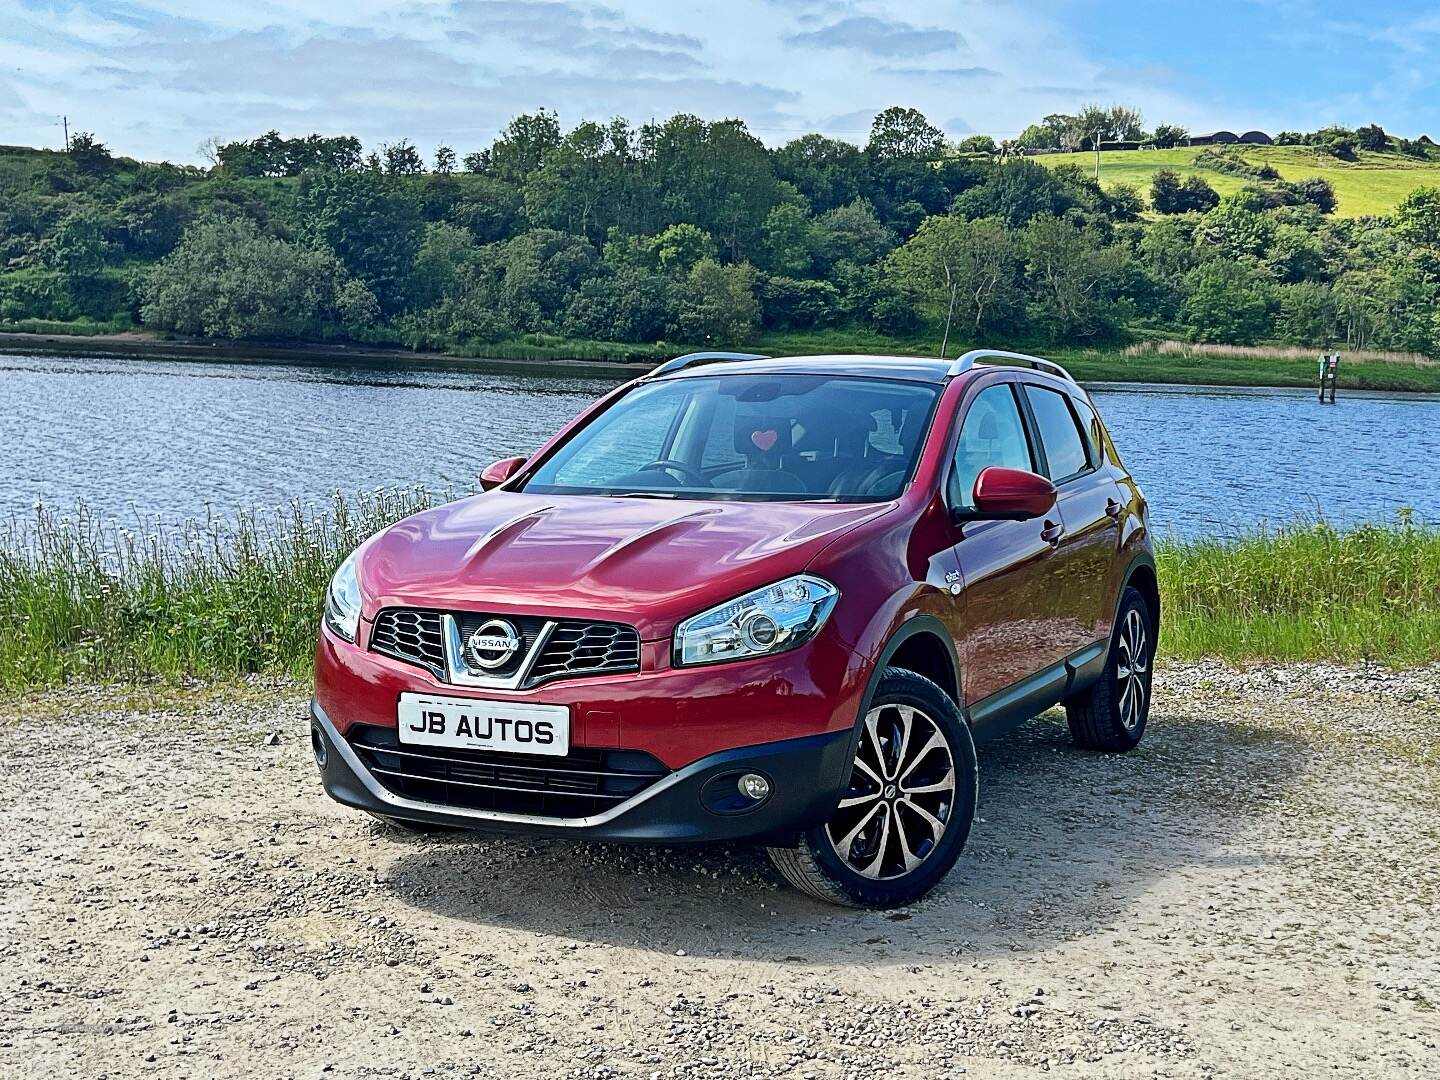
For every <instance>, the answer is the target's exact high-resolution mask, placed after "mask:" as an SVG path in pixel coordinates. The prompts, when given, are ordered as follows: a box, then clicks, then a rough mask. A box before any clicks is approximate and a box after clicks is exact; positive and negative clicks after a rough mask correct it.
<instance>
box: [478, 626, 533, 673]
mask: <svg viewBox="0 0 1440 1080" xmlns="http://www.w3.org/2000/svg"><path fill="white" fill-rule="evenodd" d="M521 644H522V642H521V639H520V631H518V630H516V629H515V626H514V624H513V623H509V622H506V621H505V620H504V619H491V620H490V621H489V622H487V623H484V624H482V625H481V627H480V629H478V630H476V631H475V632H474V633H473V634H471V635H470V640H469V641H467V642H466V643H465V655H466V657H467V658H468V659H469V660H470V662H471V663H472V664H474V665H475V666H476V667H478V668H481V669H483V670H485V671H494V670H495V669H496V668H502V667H504V666H505V665H506V664H508V663H509V662H510V661H511V660H512V659H514V657H515V654H516V653H518V652H519V651H520V646H521Z"/></svg>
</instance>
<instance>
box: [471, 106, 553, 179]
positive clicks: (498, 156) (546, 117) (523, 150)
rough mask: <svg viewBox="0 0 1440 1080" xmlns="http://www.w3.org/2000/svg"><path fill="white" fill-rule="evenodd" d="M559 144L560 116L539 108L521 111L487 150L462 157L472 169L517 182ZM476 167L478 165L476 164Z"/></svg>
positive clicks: (542, 161)
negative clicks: (473, 158)
mask: <svg viewBox="0 0 1440 1080" xmlns="http://www.w3.org/2000/svg"><path fill="white" fill-rule="evenodd" d="M559 145H560V118H559V116H558V115H557V114H556V113H555V112H553V111H546V110H545V109H541V110H540V111H539V112H534V113H521V114H520V115H519V116H517V117H515V119H513V120H511V121H510V123H508V124H506V125H505V130H504V131H502V132H500V135H499V137H498V138H496V140H495V141H494V142H493V143H491V144H490V149H489V150H486V151H483V152H482V153H481V154H480V155H478V156H476V157H475V160H474V163H473V166H472V162H471V157H470V156H467V157H466V158H465V167H466V168H467V169H469V170H470V171H471V172H487V173H489V174H490V175H491V176H494V177H497V178H498V179H500V180H504V181H506V182H508V183H511V184H519V183H520V182H521V181H523V180H524V179H525V178H526V177H527V176H529V175H530V174H531V173H532V172H534V171H535V170H536V169H538V168H540V166H541V165H543V164H544V163H545V158H546V156H547V155H548V154H549V153H550V151H552V150H554V149H555V148H556V147H558V146H559ZM475 166H478V167H475Z"/></svg>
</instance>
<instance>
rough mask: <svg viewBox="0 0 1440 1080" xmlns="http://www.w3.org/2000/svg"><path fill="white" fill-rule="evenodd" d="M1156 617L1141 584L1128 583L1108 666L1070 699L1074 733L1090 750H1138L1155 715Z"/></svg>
mask: <svg viewBox="0 0 1440 1080" xmlns="http://www.w3.org/2000/svg"><path fill="white" fill-rule="evenodd" d="M1154 627H1155V623H1154V622H1153V621H1152V619H1151V616H1150V606H1149V605H1148V604H1147V603H1146V602H1145V597H1144V596H1142V595H1141V594H1140V591H1139V590H1138V589H1133V588H1126V590H1125V595H1124V596H1123V597H1121V600H1120V612H1119V616H1118V617H1117V618H1116V620H1115V629H1114V630H1113V631H1112V632H1111V639H1110V655H1109V656H1108V657H1107V658H1106V661H1105V670H1104V672H1102V673H1101V675H1100V678H1099V679H1098V680H1097V681H1096V682H1095V683H1094V685H1092V686H1090V687H1089V688H1088V689H1085V690H1082V691H1081V692H1080V693H1078V694H1076V695H1075V696H1074V697H1072V698H1070V699H1069V700H1068V701H1066V702H1065V717H1066V719H1067V720H1069V722H1070V736H1071V738H1073V739H1074V740H1075V743H1076V745H1078V746H1082V747H1084V748H1085V749H1087V750H1105V751H1110V752H1112V753H1115V752H1124V751H1126V750H1133V749H1134V748H1135V747H1136V746H1138V745H1139V743H1140V739H1141V737H1142V736H1143V735H1144V734H1145V724H1146V721H1147V720H1148V719H1149V718H1150V681H1151V677H1152V675H1153V672H1152V670H1151V668H1152V667H1153V662H1154V656H1155V631H1154Z"/></svg>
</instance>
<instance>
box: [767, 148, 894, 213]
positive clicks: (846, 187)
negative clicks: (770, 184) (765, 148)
mask: <svg viewBox="0 0 1440 1080" xmlns="http://www.w3.org/2000/svg"><path fill="white" fill-rule="evenodd" d="M771 160H772V161H773V162H774V164H775V175H776V176H777V177H779V178H780V179H781V180H783V181H785V182H787V183H789V184H792V185H794V187H795V189H796V190H797V191H799V192H800V194H801V195H803V196H804V197H805V199H806V201H807V202H809V204H810V206H811V208H812V209H813V210H814V211H815V213H817V214H824V213H825V212H826V211H828V210H832V209H834V208H835V207H837V206H843V205H845V204H847V203H850V202H853V201H854V200H855V199H857V198H859V197H860V196H861V195H862V194H863V193H864V192H865V190H866V189H867V188H868V187H869V184H870V174H869V161H868V159H867V158H866V156H865V154H864V153H863V152H862V151H861V150H860V148H859V147H858V146H856V145H854V144H853V143H848V142H844V141H843V140H841V139H831V138H827V137H826V136H824V135H802V136H801V137H800V138H798V139H793V140H791V141H790V142H788V143H786V144H785V145H784V146H782V147H780V149H778V150H776V151H774V152H773V153H772V154H771Z"/></svg>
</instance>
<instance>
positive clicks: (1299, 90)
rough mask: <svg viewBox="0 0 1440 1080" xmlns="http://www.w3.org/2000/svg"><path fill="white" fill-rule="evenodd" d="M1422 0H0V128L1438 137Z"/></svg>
mask: <svg viewBox="0 0 1440 1080" xmlns="http://www.w3.org/2000/svg"><path fill="white" fill-rule="evenodd" d="M1437 84H1440V6H1437V5H1436V4H1434V3H1433V2H1432V3H1421V2H1418V0H1385V2H1379V3H1371V4H1369V5H1368V6H1357V5H1356V4H1354V3H1353V2H1352V3H1340V2H1335V0H1210V2H1207V3H1191V2H1186V0H1174V2H1161V0H1131V2H1128V3H1122V2H1120V0H1048V2H1046V0H966V2H957V0H952V2H929V3H924V4H918V3H895V2H872V0H729V2H726V3H699V2H693V0H669V2H664V3H654V2H652V3H632V2H628V0H604V2H603V3H590V2H582V0H388V2H386V0H349V2H348V3H344V4H339V3H330V2H323V0H262V2H247V0H232V2H227V3H223V4H217V3H199V2H195V0H188V2H187V0H123V2H114V0H0V143H19V144H27V145H50V146H56V145H59V143H60V141H61V140H60V127H59V118H60V116H61V115H62V114H66V115H68V116H69V117H70V118H71V126H72V129H73V128H80V129H84V130H90V131H94V132H95V133H96V134H97V135H98V136H99V137H100V138H101V139H102V140H103V141H104V142H106V143H107V144H108V145H109V146H111V147H112V148H113V149H115V150H117V151H120V152H123V153H127V154H133V155H136V156H140V157H146V158H160V157H165V158H170V159H172V160H189V161H195V160H199V154H198V147H199V145H200V144H201V143H202V142H203V141H204V140H205V139H207V138H208V137H211V136H214V137H218V138H220V139H222V140H226V139H233V138H242V137H249V136H253V135H255V134H258V133H260V132H262V131H265V130H268V129H269V128H272V127H274V128H278V129H279V130H280V131H282V132H283V133H285V134H303V133H306V132H310V131H321V132H325V133H330V134H335V133H342V132H343V133H352V134H356V135H359V136H360V137H361V138H362V139H364V140H365V141H366V143H367V144H376V143H379V142H381V141H386V140H395V139H399V138H410V139H412V140H413V141H415V142H416V143H417V144H419V145H420V146H421V147H422V149H424V150H425V151H426V152H427V153H428V152H429V150H430V149H431V148H433V147H434V146H435V145H437V144H438V143H441V142H444V143H448V144H449V145H451V146H453V147H454V148H455V149H456V150H458V151H460V152H461V153H464V152H466V151H468V150H472V149H475V148H477V147H480V146H484V145H486V144H487V143H488V142H489V141H490V140H491V139H492V138H493V137H494V135H495V132H496V131H497V129H498V128H500V127H501V126H503V125H504V123H505V122H506V120H508V119H509V117H510V116H511V115H513V114H514V113H516V112H519V111H523V110H528V109H533V108H536V107H539V106H544V107H549V108H554V109H557V110H558V111H559V112H560V115H561V120H562V122H564V123H566V124H567V125H568V124H572V123H574V122H575V121H577V120H579V119H581V118H607V117H610V116H613V115H621V116H625V117H627V118H628V119H630V120H632V121H635V122H639V121H643V120H648V119H650V118H651V117H664V116H668V115H669V114H671V113H673V112H678V111H685V112H695V113H698V114H700V115H702V116H705V117H708V118H718V117H722V116H741V117H744V118H745V119H746V120H747V121H749V123H750V125H751V128H752V130H754V131H755V132H756V133H757V134H758V135H760V137H761V138H763V139H765V140H766V141H767V142H770V143H779V142H783V141H785V140H786V139H789V138H791V137H793V136H795V135H797V134H800V133H803V132H805V131H815V130H819V131H825V132H828V133H831V134H834V135H838V136H841V137H846V138H851V139H854V140H856V141H861V142H863V141H864V137H865V132H866V129H867V128H868V125H869V121H870V118H871V117H872V116H873V115H874V113H875V112H876V111H877V110H879V109H881V108H884V107H885V106H887V105H891V104H903V105H913V106H915V107H917V108H919V109H921V110H922V111H924V112H925V113H926V115H928V116H929V117H930V118H931V120H933V121H934V122H936V123H938V124H939V125H940V126H942V127H943V128H945V129H946V131H947V132H948V133H949V134H951V135H952V136H957V137H958V136H961V135H964V134H966V133H967V132H970V131H985V132H990V133H992V134H995V135H997V136H1000V137H1004V136H1006V135H1010V134H1014V133H1015V132H1017V131H1018V130H1019V129H1020V128H1021V127H1023V126H1024V125H1025V124H1026V123H1028V122H1030V121H1031V120H1034V119H1036V118H1038V117H1040V116H1043V115H1044V114H1046V113H1049V112H1057V111H1069V110H1072V109H1074V108H1076V107H1078V106H1079V105H1081V104H1083V103H1085V102H1090V101H1095V102H1100V103H1102V104H1104V103H1111V102H1122V103H1125V104H1128V105H1132V106H1135V107H1138V108H1139V109H1140V110H1141V111H1142V112H1143V113H1144V115H1145V118H1146V121H1147V123H1149V124H1152V125H1153V124H1155V123H1158V122H1162V121H1166V122H1172V123H1180V124H1183V125H1185V126H1186V127H1188V128H1190V129H1191V130H1192V131H1200V130H1206V129H1210V128H1214V127H1229V128H1233V129H1236V130H1244V129H1246V128H1251V127H1259V128H1262V129H1265V130H1269V131H1274V130H1278V129H1281V128H1303V129H1309V128H1314V127H1318V126H1322V125H1324V124H1328V123H1344V124H1348V125H1352V126H1353V125H1355V124H1361V123H1368V122H1372V121H1374V122H1379V123H1382V124H1384V125H1385V126H1386V128H1387V129H1389V130H1392V131H1395V132H1398V133H1400V134H1405V135H1411V136H1414V135H1418V134H1420V133H1422V132H1428V133H1429V134H1431V135H1433V136H1435V137H1436V138H1440V108H1437V102H1440V92H1437V91H1440V86H1437Z"/></svg>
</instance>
